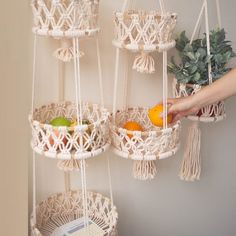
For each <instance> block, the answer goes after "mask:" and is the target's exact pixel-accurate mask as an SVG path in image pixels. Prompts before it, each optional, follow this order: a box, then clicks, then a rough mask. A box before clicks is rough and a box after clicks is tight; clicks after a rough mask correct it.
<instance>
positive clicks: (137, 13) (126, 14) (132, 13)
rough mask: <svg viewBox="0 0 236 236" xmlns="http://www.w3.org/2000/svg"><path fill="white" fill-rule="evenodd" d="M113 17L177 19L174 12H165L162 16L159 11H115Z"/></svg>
mask: <svg viewBox="0 0 236 236" xmlns="http://www.w3.org/2000/svg"><path fill="white" fill-rule="evenodd" d="M114 14H115V16H124V17H130V18H131V17H133V16H145V17H147V16H155V17H162V16H171V17H172V18H177V16H178V14H177V13H175V12H166V13H164V14H162V13H161V12H160V11H159V10H150V11H148V10H127V11H124V12H122V11H115V13H114Z"/></svg>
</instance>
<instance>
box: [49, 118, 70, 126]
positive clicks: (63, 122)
mask: <svg viewBox="0 0 236 236" xmlns="http://www.w3.org/2000/svg"><path fill="white" fill-rule="evenodd" d="M50 125H52V126H55V127H58V126H67V127H70V126H71V122H70V121H69V120H68V119H66V118H65V117H61V116H59V117H55V118H54V119H52V120H51V121H50Z"/></svg>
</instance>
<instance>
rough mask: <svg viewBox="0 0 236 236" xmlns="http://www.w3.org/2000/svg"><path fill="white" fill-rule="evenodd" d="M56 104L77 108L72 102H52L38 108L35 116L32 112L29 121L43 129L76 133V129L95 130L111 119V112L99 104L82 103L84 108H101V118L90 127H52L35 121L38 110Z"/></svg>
mask: <svg viewBox="0 0 236 236" xmlns="http://www.w3.org/2000/svg"><path fill="white" fill-rule="evenodd" d="M56 104H60V105H63V104H64V105H65V106H69V105H75V106H76V103H75V102H71V101H63V102H52V103H48V104H47V105H42V106H40V107H38V108H35V109H34V111H33V114H32V112H31V113H30V114H29V116H28V119H29V122H30V123H31V124H33V125H37V126H38V125H39V126H40V127H41V128H45V126H47V127H48V128H51V129H53V130H58V129H65V130H67V131H74V130H76V129H84V130H87V129H89V128H93V127H94V126H96V125H99V124H102V123H104V122H106V121H107V120H108V119H109V117H110V112H109V111H108V109H106V108H104V107H102V106H100V105H99V104H96V103H88V102H83V103H82V106H85V105H88V106H89V107H95V106H98V107H99V110H100V111H101V114H102V115H101V118H99V119H98V120H97V121H96V122H93V123H91V124H89V125H86V124H82V125H80V124H78V125H75V126H73V127H66V126H57V127H55V126H53V125H50V124H47V123H43V122H40V121H38V120H35V119H33V116H34V113H35V112H37V111H38V110H41V109H44V108H46V107H50V106H53V105H56Z"/></svg>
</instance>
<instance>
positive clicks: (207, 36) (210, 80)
mask: <svg viewBox="0 0 236 236" xmlns="http://www.w3.org/2000/svg"><path fill="white" fill-rule="evenodd" d="M205 24H206V42H207V55H208V56H209V57H210V55H211V45H210V30H209V16H208V5H207V0H205ZM211 72H212V68H211V60H209V62H208V77H209V84H212V82H213V81H212V73H211Z"/></svg>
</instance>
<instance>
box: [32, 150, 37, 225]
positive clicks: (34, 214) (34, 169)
mask: <svg viewBox="0 0 236 236" xmlns="http://www.w3.org/2000/svg"><path fill="white" fill-rule="evenodd" d="M35 156H36V155H35V152H34V151H33V221H34V224H36V220H37V219H36V160H35Z"/></svg>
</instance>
